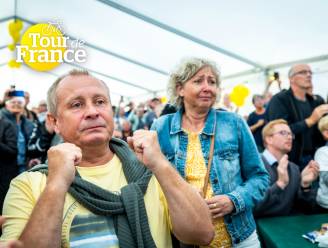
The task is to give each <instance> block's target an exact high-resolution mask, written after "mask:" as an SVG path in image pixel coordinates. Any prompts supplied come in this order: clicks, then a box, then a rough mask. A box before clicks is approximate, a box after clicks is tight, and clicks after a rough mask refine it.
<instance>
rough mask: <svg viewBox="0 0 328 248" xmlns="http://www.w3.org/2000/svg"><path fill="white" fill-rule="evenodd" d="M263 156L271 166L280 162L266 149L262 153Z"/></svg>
mask: <svg viewBox="0 0 328 248" xmlns="http://www.w3.org/2000/svg"><path fill="white" fill-rule="evenodd" d="M262 156H263V157H264V158H265V159H266V161H268V163H269V165H270V166H271V165H273V164H274V163H276V162H278V160H277V159H276V158H275V157H274V156H273V155H272V153H271V152H269V150H268V149H265V150H264V152H263V153H262Z"/></svg>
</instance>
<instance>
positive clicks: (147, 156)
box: [128, 130, 165, 172]
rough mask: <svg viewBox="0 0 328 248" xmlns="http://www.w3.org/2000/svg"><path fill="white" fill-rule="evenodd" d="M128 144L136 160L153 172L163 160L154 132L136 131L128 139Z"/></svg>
mask: <svg viewBox="0 0 328 248" xmlns="http://www.w3.org/2000/svg"><path fill="white" fill-rule="evenodd" d="M128 143H129V146H130V147H131V149H132V150H134V152H135V153H136V155H137V157H138V159H139V160H140V161H141V162H142V163H143V164H145V165H146V166H147V167H148V168H149V169H150V170H151V171H153V172H154V171H155V170H156V168H157V166H161V161H163V159H164V160H165V157H164V155H163V154H162V152H161V148H160V146H159V144H158V139H157V133H156V132H155V131H148V130H137V131H135V132H134V134H133V136H132V137H128Z"/></svg>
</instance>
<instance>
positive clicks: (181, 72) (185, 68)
mask: <svg viewBox="0 0 328 248" xmlns="http://www.w3.org/2000/svg"><path fill="white" fill-rule="evenodd" d="M204 67H210V68H211V70H212V72H213V74H214V76H215V79H216V80H215V82H216V84H217V86H218V87H219V86H220V72H219V70H218V69H217V67H216V64H215V63H214V62H212V61H209V60H206V59H201V58H186V59H183V60H182V61H181V62H180V64H178V66H177V67H176V68H175V70H173V72H172V73H171V75H170V79H169V83H168V89H167V91H168V97H169V102H170V103H171V104H172V105H174V106H176V107H181V106H182V105H183V99H182V97H181V96H179V94H178V92H177V86H179V85H181V86H183V85H184V84H185V83H186V82H187V81H188V80H189V79H190V78H192V77H193V76H194V75H195V74H196V73H197V72H198V71H199V70H200V69H203V68H204Z"/></svg>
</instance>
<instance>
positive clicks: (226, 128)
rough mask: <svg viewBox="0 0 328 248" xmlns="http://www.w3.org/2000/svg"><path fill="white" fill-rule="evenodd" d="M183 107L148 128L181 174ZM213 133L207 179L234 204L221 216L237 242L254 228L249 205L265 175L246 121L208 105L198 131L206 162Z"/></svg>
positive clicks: (184, 152)
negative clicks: (154, 133)
mask: <svg viewBox="0 0 328 248" xmlns="http://www.w3.org/2000/svg"><path fill="white" fill-rule="evenodd" d="M182 115H183V109H180V110H179V111H178V112H176V113H175V114H170V115H165V116H162V117H161V118H159V119H157V120H156V121H155V122H154V123H153V126H152V130H156V131H157V133H158V140H159V143H160V146H161V150H162V152H163V153H164V155H165V156H166V158H167V159H168V160H169V161H170V162H171V163H172V165H173V166H174V167H175V168H176V169H177V170H178V172H179V173H180V175H181V176H182V177H184V178H185V164H186V156H187V144H188V135H187V134H186V133H185V132H184V131H183V130H182V127H181V120H182ZM212 135H215V144H214V154H213V161H212V167H211V171H210V183H211V186H212V190H213V193H214V194H215V195H221V194H225V195H227V196H228V197H229V198H230V199H231V201H232V202H233V204H234V206H235V210H234V212H233V213H231V214H229V215H226V216H224V222H225V224H226V227H227V230H228V232H229V234H230V236H231V239H232V242H233V243H234V244H238V243H240V242H242V241H243V240H245V239H246V238H247V237H249V236H250V235H251V234H252V233H253V232H254V230H255V221H254V218H253V214H252V209H253V207H254V205H255V204H256V203H258V202H259V201H261V200H262V198H263V196H264V193H265V191H266V189H267V188H268V186H269V175H268V173H267V171H266V169H265V167H264V165H263V163H262V160H261V159H260V156H259V153H258V152H257V148H256V145H255V142H254V139H253V136H252V134H251V132H250V130H249V128H248V126H247V124H246V122H245V121H244V120H243V119H242V118H241V117H240V116H238V115H236V114H234V113H230V112H226V111H218V110H215V109H210V111H209V113H208V115H207V118H206V122H205V125H204V128H203V130H202V132H201V133H200V135H199V138H200V142H201V148H202V153H203V156H204V159H205V162H206V165H207V163H208V158H209V151H210V140H211V136H212Z"/></svg>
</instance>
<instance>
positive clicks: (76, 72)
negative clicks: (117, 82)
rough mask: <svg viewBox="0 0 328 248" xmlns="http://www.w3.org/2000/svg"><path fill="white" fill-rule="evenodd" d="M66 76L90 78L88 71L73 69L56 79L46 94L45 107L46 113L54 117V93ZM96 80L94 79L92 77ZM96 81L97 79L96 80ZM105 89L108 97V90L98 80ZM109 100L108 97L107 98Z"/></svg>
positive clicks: (55, 105)
mask: <svg viewBox="0 0 328 248" xmlns="http://www.w3.org/2000/svg"><path fill="white" fill-rule="evenodd" d="M68 76H91V77H94V76H92V75H91V74H90V73H89V71H87V70H78V69H73V70H71V71H69V72H68V73H66V74H64V75H62V76H60V77H59V78H57V80H56V81H55V82H54V83H53V84H52V85H51V86H50V88H49V89H48V93H47V105H48V111H49V113H51V114H53V115H56V114H57V95H56V91H57V88H58V85H59V83H60V82H61V81H62V80H63V79H64V78H66V77H68ZM94 78H96V77H94ZM96 79H97V78H96ZM99 81H100V82H101V83H102V84H103V85H104V86H105V88H106V91H107V94H108V97H109V88H108V86H107V85H106V84H105V82H104V81H102V80H99ZM109 99H110V97H109Z"/></svg>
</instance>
